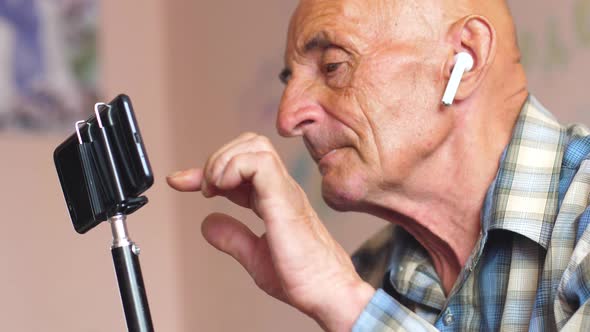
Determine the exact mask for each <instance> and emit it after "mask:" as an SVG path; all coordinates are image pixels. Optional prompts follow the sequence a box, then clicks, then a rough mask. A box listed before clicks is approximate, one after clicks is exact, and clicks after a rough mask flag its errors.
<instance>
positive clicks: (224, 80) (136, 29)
mask: <svg viewBox="0 0 590 332" xmlns="http://www.w3.org/2000/svg"><path fill="white" fill-rule="evenodd" d="M295 5H296V1H295V0H283V1H276V0H252V1H235V0H234V1H230V0H218V1H207V2H206V1H181V0H177V1H166V2H165V1H155V0H146V1H142V2H141V3H139V2H133V1H106V0H102V1H99V14H98V15H99V17H98V22H99V29H98V46H99V48H98V50H99V63H100V82H101V90H102V95H103V96H104V98H103V99H104V100H110V99H111V98H112V97H114V96H115V95H116V94H118V93H120V92H125V93H127V94H128V95H130V96H131V98H132V100H133V102H134V106H135V110H136V113H137V117H138V121H139V123H140V125H141V129H142V134H143V136H144V140H145V143H146V146H147V148H148V151H149V156H150V160H151V162H152V167H153V169H154V172H155V175H156V183H155V185H154V187H153V188H152V189H150V191H149V192H148V196H149V198H150V201H151V202H150V204H149V205H148V206H146V207H144V208H143V209H142V210H140V211H139V212H137V213H136V214H133V215H132V216H130V217H129V219H128V223H129V228H130V233H131V236H132V238H133V239H135V240H136V241H137V242H138V244H139V245H140V246H141V248H142V254H141V262H142V269H143V274H144V279H145V282H146V286H147V290H148V297H149V300H150V307H151V312H152V316H153V320H154V324H155V327H156V330H158V331H230V330H240V331H269V332H270V331H319V328H318V327H317V326H316V325H315V323H314V322H313V321H311V320H310V319H308V318H306V317H305V316H303V315H302V314H300V313H298V312H296V311H295V310H293V309H291V308H289V307H287V306H286V305H284V304H282V303H280V302H278V301H275V300H273V299H271V298H269V297H267V296H266V295H264V294H263V293H262V292H260V291H258V289H257V288H256V286H255V285H254V284H253V282H252V281H251V280H250V278H249V276H248V275H247V273H246V272H244V271H243V270H242V268H241V267H240V266H239V265H238V264H237V263H235V262H234V261H232V259H230V258H228V257H226V256H225V255H223V254H220V253H218V252H217V251H215V250H214V249H212V248H210V247H209V246H208V244H206V243H205V241H204V240H203V239H202V237H201V235H200V230H199V229H200V222H201V220H202V219H203V218H204V217H205V216H206V215H207V214H209V213H211V212H213V211H223V212H226V213H229V214H232V215H234V216H236V217H238V218H240V219H242V220H245V221H246V222H247V223H248V225H249V226H251V227H252V228H253V229H254V230H255V231H257V232H259V233H260V232H262V228H261V225H260V223H259V222H258V221H257V220H256V218H255V217H254V216H253V215H252V214H251V213H250V212H247V211H245V210H243V209H240V208H236V207H233V206H232V205H231V204H228V203H226V202H225V201H224V200H223V199H213V200H205V199H203V198H202V196H201V195H200V194H198V193H195V194H179V193H176V192H173V191H171V190H169V189H168V188H167V186H166V184H165V178H164V177H165V175H166V174H168V173H170V172H172V171H174V170H176V169H181V168H187V167H193V166H199V165H201V164H203V163H204V161H205V160H206V158H207V156H208V155H209V154H210V153H212V152H214V151H215V150H216V149H217V148H218V147H220V146H221V145H222V144H224V143H225V142H227V141H228V140H230V139H232V138H234V137H236V136H237V135H239V134H240V133H241V132H243V131H246V130H248V131H256V132H259V133H261V134H264V135H267V136H269V137H270V139H271V140H272V141H273V142H274V143H275V145H276V146H277V149H278V150H279V151H280V152H281V154H282V156H283V158H284V160H285V162H286V163H287V165H288V166H289V168H290V170H291V172H292V174H293V175H294V177H295V178H296V179H297V181H298V182H299V183H300V184H301V185H302V186H303V187H304V188H305V189H306V191H307V193H308V195H309V196H310V198H311V200H312V203H313V204H314V206H315V207H316V209H317V210H318V211H319V214H320V216H321V217H322V218H323V220H324V222H325V223H326V225H327V227H328V228H329V229H330V230H331V232H332V233H333V234H334V236H335V237H336V238H337V239H338V240H339V241H340V242H341V243H342V244H343V246H344V247H345V248H346V249H347V250H349V251H352V250H353V249H354V248H355V247H357V246H358V245H359V244H360V243H361V242H362V241H363V239H364V238H366V237H368V236H369V235H370V234H371V233H373V232H374V231H376V230H377V229H378V228H379V227H381V226H382V225H384V224H383V223H382V222H380V221H378V220H375V219H374V218H371V217H367V216H363V215H358V214H340V213H336V212H332V211H330V210H329V209H328V208H327V207H326V206H325V205H324V204H323V202H322V201H321V197H320V192H319V187H318V185H319V181H318V180H319V178H318V174H317V172H316V170H315V167H314V166H313V165H312V162H311V160H310V159H309V157H308V156H307V154H306V152H305V150H304V148H303V146H302V144H301V142H299V141H298V140H286V139H283V138H280V137H278V136H277V135H276V133H275V131H274V115H275V111H276V106H277V104H278V100H279V98H280V93H281V89H282V86H281V85H280V83H279V82H278V80H277V74H278V72H279V71H280V69H281V67H282V54H283V48H284V42H285V41H284V39H285V34H286V29H287V24H288V18H289V15H290V14H291V12H292V11H293V9H294V8H295ZM511 6H512V8H513V11H514V15H515V18H516V20H517V22H518V23H517V25H518V28H519V39H520V43H521V47H522V49H523V55H524V61H525V66H526V69H527V72H528V74H529V79H530V81H531V82H530V83H531V91H532V92H533V93H534V94H536V95H537V96H538V97H539V99H540V100H541V101H542V102H544V103H545V105H546V106H547V107H548V108H549V109H551V110H552V111H553V112H554V113H556V114H557V115H558V116H559V117H560V119H562V120H563V121H564V122H571V121H576V122H585V123H587V124H590V112H589V110H590V101H588V98H585V96H584V93H586V91H587V89H584V88H583V87H585V86H587V82H586V80H587V77H589V76H590V66H588V65H587V61H588V59H590V57H589V56H590V0H568V1H562V2H559V3H557V2H554V1H548V0H541V1H535V2H533V1H516V0H514V1H511ZM0 30H1V29H0ZM0 32H1V31H0ZM2 36H3V35H2V34H0V38H2ZM1 74H2V73H0V75H1ZM0 96H2V93H0ZM1 102H2V101H1V100H0V103H1ZM87 111H88V112H91V110H87ZM64 137H65V133H64V132H55V131H53V132H51V133H39V132H37V133H34V134H31V133H29V132H24V131H16V130H9V129H7V130H3V131H2V132H0V155H1V156H2V157H0V160H1V165H2V166H1V168H0V169H1V170H2V171H1V172H0V184H1V186H2V188H3V189H2V190H0V206H2V208H3V210H2V211H3V221H2V223H1V225H2V227H1V228H0V330H3V331H123V330H124V329H125V325H124V324H125V323H124V319H123V313H122V308H121V305H120V300H119V294H118V289H117V285H116V280H115V276H114V273H113V270H112V261H111V256H110V252H109V246H110V241H111V234H110V229H109V227H108V225H101V226H99V227H97V228H96V229H95V230H93V231H91V232H90V233H88V234H86V235H84V236H80V235H78V234H76V233H75V232H74V230H73V229H72V227H71V224H70V221H69V219H68V216H67V212H66V208H65V204H64V203H63V197H62V193H61V190H60V188H59V184H58V181H57V176H56V174H55V170H54V166H53V161H52V152H53V149H54V148H55V146H57V145H58V144H59V143H60V142H61V141H62V140H63V138H64Z"/></svg>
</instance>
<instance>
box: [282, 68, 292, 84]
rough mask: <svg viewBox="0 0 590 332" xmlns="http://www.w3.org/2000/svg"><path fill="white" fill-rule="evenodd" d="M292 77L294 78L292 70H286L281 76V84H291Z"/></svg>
mask: <svg viewBox="0 0 590 332" xmlns="http://www.w3.org/2000/svg"><path fill="white" fill-rule="evenodd" d="M291 76H293V72H291V69H288V68H285V69H283V70H282V71H281V73H280V74H279V80H281V82H282V83H283V84H285V85H286V84H287V83H289V80H290V79H291Z"/></svg>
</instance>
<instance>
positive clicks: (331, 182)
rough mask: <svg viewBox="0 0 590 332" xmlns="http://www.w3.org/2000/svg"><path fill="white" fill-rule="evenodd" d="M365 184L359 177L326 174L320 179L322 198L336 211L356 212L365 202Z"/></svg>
mask: <svg viewBox="0 0 590 332" xmlns="http://www.w3.org/2000/svg"><path fill="white" fill-rule="evenodd" d="M366 188H367V183H366V180H365V179H364V178H363V177H360V176H356V177H355V176H339V175H337V174H326V175H324V176H323V178H322V197H323V198H324V201H325V202H326V204H327V205H328V206H329V207H331V208H332V209H334V210H336V211H355V210H358V209H359V207H360V206H361V205H362V203H363V202H364V201H365V198H366V194H367V190H366Z"/></svg>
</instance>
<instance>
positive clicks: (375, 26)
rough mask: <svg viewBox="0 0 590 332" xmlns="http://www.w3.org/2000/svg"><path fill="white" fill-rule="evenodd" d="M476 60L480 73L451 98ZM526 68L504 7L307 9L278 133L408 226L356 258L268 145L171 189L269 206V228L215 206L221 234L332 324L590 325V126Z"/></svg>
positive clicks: (340, 205) (330, 184)
mask: <svg viewBox="0 0 590 332" xmlns="http://www.w3.org/2000/svg"><path fill="white" fill-rule="evenodd" d="M459 52H467V53H469V54H470V55H471V56H472V58H473V60H474V63H473V68H472V69H471V70H470V71H469V72H467V73H465V75H463V76H462V79H461V81H460V84H459V88H458V91H457V94H456V96H455V99H454V103H453V104H452V105H451V106H445V105H442V103H441V97H442V95H443V91H444V90H445V87H446V85H447V82H448V81H449V77H450V75H451V72H452V70H453V67H454V65H455V60H454V59H455V54H457V53H459ZM519 60H520V54H519V50H518V47H517V44H516V38H515V31H514V26H513V22H512V18H511V15H510V13H509V10H508V8H507V6H506V3H505V2H504V1H503V0H495V1H475V0H452V1H451V0H445V1H441V0H420V1H418V0H397V1H396V0H374V1H366V0H302V1H301V3H300V5H299V7H298V8H297V10H296V12H295V14H294V16H293V18H292V21H291V24H290V28H289V33H288V44H287V50H286V55H285V62H286V69H285V70H284V71H283V72H282V74H281V78H282V80H283V81H284V82H285V84H286V88H285V91H284V94H283V98H282V102H281V105H280V110H279V114H278V119H277V127H278V130H279V132H280V133H281V134H282V135H284V136H302V137H303V141H304V143H305V146H306V147H307V149H308V150H309V152H310V154H311V155H312V157H313V159H314V160H315V161H316V162H317V164H318V167H319V170H320V172H321V174H322V193H323V197H324V199H325V200H326V202H327V203H328V204H329V205H330V206H331V207H333V208H335V209H337V210H341V211H361V212H366V213H370V214H373V215H376V216H379V217H381V218H383V219H385V220H387V221H389V222H390V223H391V224H392V225H391V226H389V227H388V228H386V229H385V230H384V231H383V232H381V233H379V234H378V235H377V236H376V237H375V238H374V239H372V240H370V241H368V242H367V244H366V245H365V246H363V248H361V250H360V251H359V252H358V254H357V255H355V256H354V258H353V260H354V262H355V263H354V264H353V260H351V259H350V258H349V257H348V256H347V254H346V252H345V251H344V250H343V249H342V248H341V247H340V246H339V245H338V244H337V243H336V242H335V241H334V239H333V238H332V237H331V236H330V234H329V233H328V232H327V231H326V229H325V228H324V226H323V224H322V222H321V221H320V220H319V219H318V216H317V215H316V213H315V212H314V211H313V209H312V208H311V206H310V204H309V202H308V200H307V198H306V196H305V193H304V192H303V191H302V190H301V188H300V187H299V186H298V185H297V183H296V182H295V181H294V180H293V179H292V178H291V176H289V174H288V172H287V170H286V168H285V166H284V164H283V163H282V161H281V159H280V158H279V156H278V154H277V152H276V151H275V150H274V148H273V147H272V145H271V143H270V142H269V141H268V139H266V138H264V137H261V136H258V135H256V134H252V133H246V134H243V135H241V136H239V137H238V138H237V139H235V140H234V141H232V142H230V143H228V144H227V145H225V146H224V147H222V148H221V149H219V150H218V151H217V152H216V153H214V154H213V155H212V156H211V157H210V158H209V160H208V161H207V163H206V164H205V165H204V167H203V168H198V169H190V170H187V171H183V172H179V173H176V174H174V175H172V176H170V177H169V179H168V181H169V183H170V185H171V186H172V187H174V188H176V189H178V190H182V191H193V190H201V191H202V193H203V195H204V196H205V197H212V196H216V195H221V196H225V197H227V198H229V199H230V200H231V201H233V202H234V203H236V204H239V205H241V206H245V207H248V208H250V209H252V210H253V211H254V212H255V213H256V214H257V215H258V216H259V217H260V218H261V219H262V220H263V221H264V225H265V227H266V233H265V234H264V235H262V236H261V237H258V236H256V235H255V234H254V233H253V232H252V231H250V230H249V229H248V228H247V227H246V226H245V225H244V224H242V223H241V222H239V221H238V220H236V219H234V218H232V217H230V216H227V215H223V214H212V215H210V216H208V217H207V218H206V220H205V221H204V223H203V225H202V230H203V234H204V236H205V238H206V239H207V241H209V242H210V243H211V244H212V245H213V246H215V247H216V248H218V249H219V250H222V251H224V252H226V253H228V254H229V255H231V256H233V257H234V258H235V259H236V260H237V261H238V262H240V264H242V265H243V266H244V268H245V269H246V270H247V271H248V272H249V273H250V275H251V276H252V278H253V279H254V281H255V282H256V284H257V285H258V286H259V287H260V288H261V289H263V290H264V291H265V292H267V293H268V294H270V295H272V296H274V297H276V298H278V299H280V300H282V301H285V302H286V303H288V304H290V305H292V306H294V307H295V308H297V309H299V310H300V311H302V312H303V313H305V314H307V315H309V316H311V317H313V318H314V319H315V320H316V321H317V322H318V324H320V326H322V327H323V328H324V329H326V330H329V331H346V330H351V329H352V330H357V331H375V330H377V331H385V330H387V331H389V330H398V329H399V330H409V331H421V330H436V329H439V330H473V329H482V330H499V329H503V330H504V329H505V330H511V331H512V330H529V329H530V330H542V331H544V330H558V329H573V330H579V329H581V328H585V329H588V328H589V327H590V317H588V315H590V304H589V302H588V297H589V296H590V257H589V256H588V252H589V251H590V231H587V230H586V228H587V225H588V223H590V209H588V208H587V206H588V204H589V200H590V198H589V197H590V161H588V159H589V157H590V155H589V154H590V136H588V131H587V130H586V129H584V128H582V127H580V126H574V127H569V128H566V127H563V126H561V125H560V124H559V123H558V122H556V120H555V119H554V118H553V117H552V115H551V114H550V113H549V112H548V111H546V110H545V109H544V108H543V106H541V104H540V103H539V102H538V101H537V100H536V99H535V98H534V97H533V96H530V95H529V94H528V92H527V88H526V79H525V74H524V71H523V68H522V65H521V64H520V62H519ZM355 266H356V269H355Z"/></svg>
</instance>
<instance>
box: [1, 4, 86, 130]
mask: <svg viewBox="0 0 590 332" xmlns="http://www.w3.org/2000/svg"><path fill="white" fill-rule="evenodd" d="M96 12H97V3H96V0H52V1H43V0H0V130H3V131H6V130H12V129H16V130H23V131H45V132H46V131H55V130H62V129H64V128H66V127H68V126H70V125H71V124H72V123H73V121H75V120H79V119H81V118H86V116H85V115H84V114H88V112H87V111H85V110H88V109H91V108H89V107H92V106H91V105H92V103H93V102H94V101H95V100H96V99H97V79H98V78H97V72H98V70H97V52H96V31H97V30H96V16H97V13H96ZM68 128H69V127H68Z"/></svg>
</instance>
